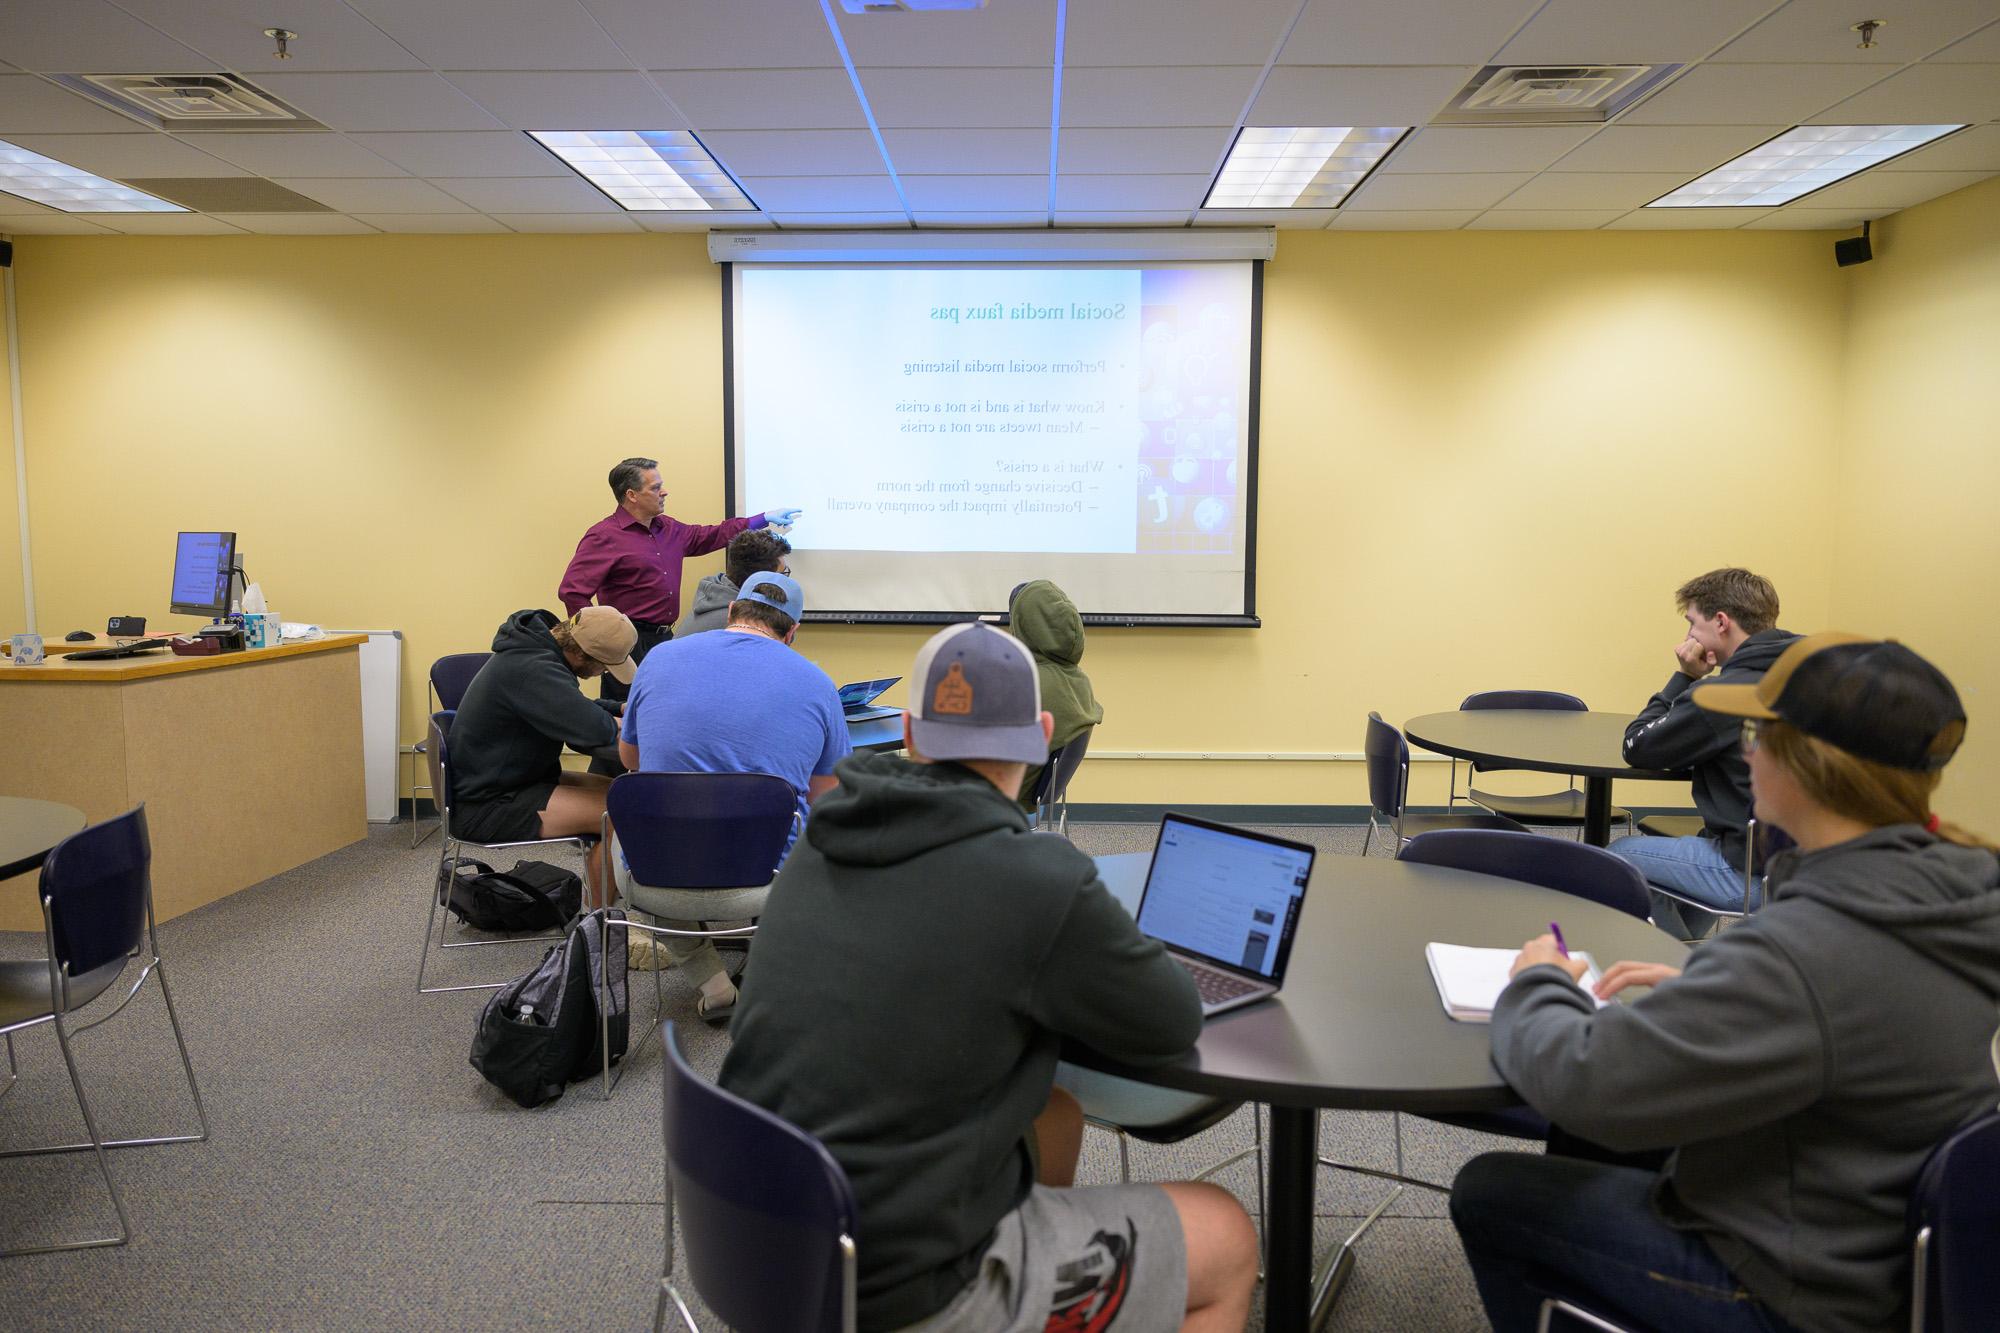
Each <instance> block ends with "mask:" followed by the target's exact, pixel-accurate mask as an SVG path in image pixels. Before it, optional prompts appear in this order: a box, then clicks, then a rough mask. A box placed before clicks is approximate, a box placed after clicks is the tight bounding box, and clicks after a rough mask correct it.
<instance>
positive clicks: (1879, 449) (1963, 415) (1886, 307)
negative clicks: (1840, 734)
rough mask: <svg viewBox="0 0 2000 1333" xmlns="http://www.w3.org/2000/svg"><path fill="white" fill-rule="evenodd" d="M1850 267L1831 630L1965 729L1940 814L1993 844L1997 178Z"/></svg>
mask: <svg viewBox="0 0 2000 1333" xmlns="http://www.w3.org/2000/svg"><path fill="white" fill-rule="evenodd" d="M1874 244H1875V259H1874V262H1872V263H1869V264H1866V265H1862V266H1859V267H1857V268H1853V269H1849V270H1847V271H1846V273H1845V274H1844V275H1843V276H1844V277H1845V278H1846V280H1847V282H1848V285H1849V289H1850V290H1849V296H1850V305H1849V310H1848V319H1847V328H1848V336H1849V341H1848V348H1847V361H1846V365H1847V377H1846V379H1847V383H1846V393H1845V397H1844V399H1843V407H1844V411H1845V414H1846V417H1847V429H1846V432H1845V447H1844V450H1843V452H1842V455H1841V461H1840V468H1839V485H1838V488H1837V495H1836V507H1835V510H1834V514H1835V518H1836V522H1835V530H1836V532H1837V533H1838V537H1837V540H1836V544H1835V560H1834V582H1833V589H1834V595H1833V618H1834V620H1835V621H1836V622H1837V623H1838V624H1840V625H1841V626H1842V627H1846V628H1852V629H1855V630H1859V631H1862V632H1866V633H1871V634H1889V635H1895V636H1896V637H1899V638H1901V639H1903V640H1904V641H1905V642H1907V643H1909V644H1910V646H1911V647H1913V648H1915V649H1917V650H1918V651H1919V652H1921V653H1923V654H1924V655H1925V656H1927V657H1929V658H1931V659H1932V660H1933V661H1935V662H1936V663H1937V664H1938V665H1939V666H1940V667H1941V668H1943V670H1944V671H1945V673H1946V674H1947V675H1949V676H1950V677H1951V678H1952V680H1953V681H1954V683H1955V684H1956V685H1957V686H1958V688H1959V691H1960V694H1961V696H1962V698H1963V699H1964V702H1965V707H1966V713H1967V716H1968V717H1969V718H1970V723H1969V725H1968V727H1967V729H1966V741H1965V747H1964V749H1963V750H1962V751H1961V752H1960V754H1959V757H1958V758H1957V760H1956V761H1954V763H1953V765H1952V767H1951V768H1950V769H1949V770H1948V771H1947V777H1946V779H1945V784H1944V787H1943V790H1942V793H1941V794H1940V797H1939V800H1938V805H1939V808H1940V809H1941V810H1942V811H1944V812H1945V813H1947V814H1949V815H1951V816H1953V817H1954V818H1957V819H1959V820H1961V821H1963V822H1964V823H1966V824H1967V825H1968V826H1970V827H1973V828H1977V829H1980V830H1982V831H1984V832H1986V833H1987V834H1989V835H1994V834H2000V810H1996V801H1995V798H1996V796H2000V618H1996V609H2000V516H1996V514H2000V509H1996V504H1997V503H2000V502H1996V497H2000V180H1989V181H1986V182H1983V183H1982V184H1979V185H1975V186H1973V187H1971V188H1969V189H1965V190H1960V191H1958V192H1957V193H1955V194H1951V195H1947V196H1945V197H1944V198H1942V199H1937V200H1933V201H1932V202H1930V203H1927V204H1924V205H1921V206H1920V207H1917V208H1912V209H1909V210H1906V211H1904V212H1902V213H1898V214H1896V215H1894V216H1893V217H1889V218H1886V219H1884V220H1883V221H1881V222H1879V223H1877V224H1875V228H1874Z"/></svg>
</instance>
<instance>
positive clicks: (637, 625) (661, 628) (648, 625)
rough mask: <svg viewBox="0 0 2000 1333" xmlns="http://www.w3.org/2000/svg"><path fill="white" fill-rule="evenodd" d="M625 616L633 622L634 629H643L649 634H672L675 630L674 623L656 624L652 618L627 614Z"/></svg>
mask: <svg viewBox="0 0 2000 1333" xmlns="http://www.w3.org/2000/svg"><path fill="white" fill-rule="evenodd" d="M625 618H626V619H627V620H630V621H631V622H632V628H633V629H642V630H644V631H646V633H648V634H671V633H673V632H674V627H673V626H672V625H655V624H654V623H653V622H652V621H650V620H640V619H639V618H637V617H636V616H627V617H625Z"/></svg>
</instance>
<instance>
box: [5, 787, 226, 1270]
mask: <svg viewBox="0 0 2000 1333" xmlns="http://www.w3.org/2000/svg"><path fill="white" fill-rule="evenodd" d="M152 859H153V852H152V842H151V840H150V839H149V838H148V837H147V833H146V810H145V807H144V806H141V807H140V808H138V809H136V810H132V811H129V812H128V813H126V814H122V815H119V816H117V817H116V818H113V819H107V820H105V821H104V822H103V823H101V824H93V825H92V826H90V827H89V828H86V829H84V830H83V831H82V832H80V833H75V834H72V835H71V836H70V837H68V838H65V839H64V840H63V841H62V842H60V843H58V844H56V848H55V850H54V851H52V852H50V853H49V855H48V859H47V860H45V861H44V862H43V863H42V878H41V898H42V931H43V939H44V942H45V943H46V945H47V948H48V957H46V958H36V959H27V960H22V961H18V962H0V1033H4V1034H5V1035H6V1041H7V1074H8V1077H7V1084H6V1087H5V1088H0V1092H4V1091H7V1090H11V1089H12V1087H13V1085H14V1079H15V1077H16V1075H15V1068H14V1033H15V1032H17V1031H20V1030H21V1029H23V1028H30V1027H36V1026H39V1025H40V1024H43V1023H47V1024H49V1025H50V1026H52V1027H53V1028H54V1029H55V1033H56V1044H57V1045H58V1046H60V1047H61V1048H62V1057H63V1063H64V1064H65V1065H66V1066H68V1068H69V1081H70V1086H71V1088H73V1089H74V1090H75V1092H76V1105H77V1109H78V1110H80V1111H81V1112H83V1125H84V1129H85V1130H86V1131H87V1132H88V1133H89V1135H90V1139H89V1141H88V1142H85V1143H64V1144H56V1145H53V1146H50V1147H42V1148H15V1149H11V1150H9V1151H7V1152H0V1157H32V1156H40V1155H44V1154H49V1153H72V1152H92V1153H95V1154H96V1157H97V1167H98V1170H99V1171H101V1172H102V1173H103V1175H104V1184H105V1187H106V1188H107V1189H109V1190H110V1191H111V1206H112V1207H113V1208H114V1209H116V1210H117V1213H118V1229H117V1230H116V1231H115V1232H112V1233H111V1234H109V1235H103V1236H93V1237H90V1238H88V1239H85V1240H78V1241H64V1242H59V1243H54V1244H43V1245H29V1246H23V1247H21V1248H18V1249H10V1250H4V1251H0V1257H8V1256H12V1255H17V1254H47V1253H50V1252H53V1251H56V1250H79V1249H89V1248H92V1247H96V1246H102V1245H123V1244H124V1243H125V1242H126V1241H127V1240H129V1239H130V1238H131V1234H132V1230H131V1223H130V1221H129V1220H128V1218H127V1217H126V1215H125V1200H124V1198H123V1197H122V1196H121V1195H120V1194H119V1193H118V1182H117V1181H115V1180H113V1179H112V1176H111V1163H110V1161H109V1158H108V1156H107V1154H106V1152H105V1150H106V1149H107V1148H139V1147H145V1146H148V1145H151V1144H159V1143H199V1142H205V1141H206V1140H207V1138H208V1112H207V1111H206V1110H205V1109H204V1108H203V1106H202V1103H201V1088H200V1087H199V1086H197V1085H196V1083H195V1078H194V1064H193V1062H192V1061H190V1060H189V1059H188V1049H187V1041H186V1040H185V1039H184V1038H183V1037H182V1036H181V1020H180V1016H179V1015H178V1014H177V1013H175V1012H174V994H173V990H172V989H171V988H170V987H169V986H168V985H167V967H166V964H165V963H163V962H162V961H160V940H159V934H158V932H157V931H156V930H155V928H154V924H153V877H152ZM133 958H140V959H143V960H144V961H143V962H142V963H141V965H140V968H139V975H138V977H137V978H136V979H135V980H134V981H133V982H132V986H131V989H129V990H127V991H126V992H125V994H124V996H123V998H121V999H119V1001H118V1002H117V1003H116V1004H115V1005H114V1006H112V1008H111V1010H110V1012H108V1013H105V1014H101V1015H99V1016H98V1017H96V1018H93V1019H91V1020H90V1021H89V1022H87V1023H83V1024H81V1025H78V1026H77V1027H75V1028H72V1027H71V1026H70V1024H71V1020H72V1019H73V1018H74V1017H75V1016H76V1015H77V1014H78V1013H79V1012H81V1011H82V1010H83V1009H84V1008H85V1006H87V1005H89V1004H90V1003H91V1002H93V1001H94V1000H96V999H98V998H99V997H100V996H102V995H104V994H105V993H106V992H108V991H111V990H113V989H115V988H116V987H117V985H118V983H119V981H120V980H121V979H122V978H123V977H124V975H125V970H126V965H127V963H129V962H130V961H131V960H132V959H133ZM151 976H157V977H158V978H159V982H160V998H161V999H162V1000H164V1001H165V1002H166V1007H167V1022H168V1024H169V1026H171V1027H172V1028H173V1032H174V1044H175V1045H176V1046H178V1047H179V1048H180V1053H181V1068H182V1070H184V1071H185V1072H186V1074H187V1082H188V1093H189V1095H190V1096H191V1097H193V1099H194V1113H195V1119H196V1121H197V1122H198V1123H199V1125H200V1126H201V1129H200V1132H199V1133H196V1134H162V1135H155V1136H152V1137H148V1138H129V1139H107V1138H105V1137H104V1135H103V1133H102V1132H101V1131H100V1130H99V1129H98V1127H97V1116H96V1114H95V1113H94V1112H93V1111H92V1110H91V1109H90V1098H89V1097H88V1096H87V1095H85V1093H84V1090H83V1077H82V1075H81V1074H79V1073H78V1072H77V1066H76V1053H75V1051H74V1049H73V1048H72V1046H71V1042H70V1039H71V1038H72V1037H73V1036H75V1035H77V1034H79V1033H82V1032H87V1031H88V1030H90V1029H91V1028H93V1027H96V1026H97V1025H98V1024H99V1023H102V1022H104V1021H105V1020H106V1019H108V1018H111V1017H113V1016H115V1015H116V1014H117V1013H118V1012H119V1011H120V1010H122V1009H124V1007H125V1006H126V1005H127V1004H128V1003H130V1002H131V999H132V997H133V996H135V995H137V994H138V993H139V989H140V987H142V986H144V985H145V984H146V978H147V977H151Z"/></svg>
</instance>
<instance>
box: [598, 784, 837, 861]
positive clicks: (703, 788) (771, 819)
mask: <svg viewBox="0 0 2000 1333" xmlns="http://www.w3.org/2000/svg"><path fill="white" fill-rule="evenodd" d="M605 811H606V813H608V814H609V815H610V816H611V827H612V828H614V829H616V830H617V831H618V846H619V848H620V850H621V851H623V852H624V854H625V862H626V864H627V865H629V866H631V867H632V878H633V879H634V880H635V881H637V882H638V883H640V884H643V885H645V886H646V887H648V888H653V889H742V888H752V887H755V886H756V885H759V884H769V883H770V882H771V876H772V874H773V873H774V872H776V870H777V868H778V862H779V861H781V860H782V859H783V858H784V855H785V843H786V841H787V840H788V839H789V838H790V837H791V835H792V821H793V819H794V817H795V816H796V815H797V813H798V793H797V792H795V791H793V790H792V784H791V783H789V782H787V781H785V780H784V779H783V778H780V777H774V776H772V775H771V774H769V773H626V774H623V775H621V776H619V777H617V778H615V779H613V780H612V783H611V790H610V792H609V793H608V794H607V796H606V798H605Z"/></svg>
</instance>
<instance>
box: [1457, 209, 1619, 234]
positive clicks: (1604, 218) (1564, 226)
mask: <svg viewBox="0 0 2000 1333" xmlns="http://www.w3.org/2000/svg"><path fill="white" fill-rule="evenodd" d="M1624 214H1625V210H1624V209H1622V208H1598V209H1554V208H1549V209H1536V208H1523V209H1500V208H1496V209H1493V210H1491V211H1490V212H1486V213H1482V214H1480V215H1479V216H1478V217H1476V218H1474V219H1473V220H1472V221H1471V222H1469V223H1467V224H1466V229H1467V230H1468V231H1596V230H1597V229H1598V228H1599V227H1601V226H1603V225H1604V224H1605V223H1607V222H1610V221H1611V220H1612V219H1614V218H1619V217H1623V216H1624Z"/></svg>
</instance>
